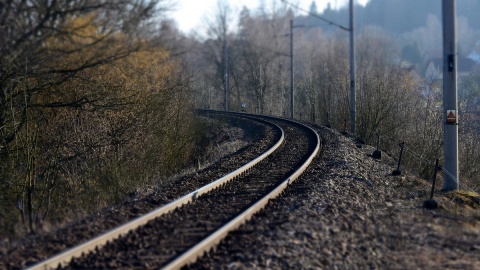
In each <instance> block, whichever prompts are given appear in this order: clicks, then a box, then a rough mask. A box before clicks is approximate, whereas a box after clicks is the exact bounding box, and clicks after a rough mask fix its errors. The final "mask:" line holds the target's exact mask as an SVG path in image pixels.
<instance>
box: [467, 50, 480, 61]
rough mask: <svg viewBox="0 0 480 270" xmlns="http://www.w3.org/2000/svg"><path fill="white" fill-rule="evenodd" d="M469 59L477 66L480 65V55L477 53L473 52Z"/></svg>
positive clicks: (468, 56)
mask: <svg viewBox="0 0 480 270" xmlns="http://www.w3.org/2000/svg"><path fill="white" fill-rule="evenodd" d="M467 58H468V59H471V60H472V61H473V62H475V63H476V64H480V53H478V52H476V51H472V52H471V53H469V54H468V55H467Z"/></svg>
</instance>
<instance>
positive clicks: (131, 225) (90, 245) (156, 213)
mask: <svg viewBox="0 0 480 270" xmlns="http://www.w3.org/2000/svg"><path fill="white" fill-rule="evenodd" d="M210 112H214V111H210ZM222 114H224V112H222ZM231 115H234V116H239V114H237V113H232V114H231ZM242 117H244V118H249V119H253V120H255V121H259V122H264V123H267V124H269V125H273V126H274V127H276V128H277V129H278V130H279V131H280V132H281V136H280V139H279V140H278V141H277V143H275V145H274V146H272V147H271V148H270V149H268V150H267V151H265V152H264V153H263V154H261V155H260V156H258V157H257V158H255V159H254V160H252V161H250V162H249V163H247V164H245V165H244V166H242V167H240V168H238V169H236V170H235V171H233V172H231V173H229V174H227V175H225V176H223V177H221V178H219V179H217V180H215V181H214V182H212V183H210V184H208V185H205V186H203V187H201V188H199V189H197V190H195V191H193V192H191V193H189V194H187V195H185V196H183V197H181V198H179V199H177V200H175V201H173V202H171V203H169V204H167V205H164V206H162V207H160V208H158V209H156V210H153V211H151V212H149V213H147V214H145V215H143V216H141V217H138V218H136V219H134V220H132V221H130V222H128V223H126V224H124V225H122V226H120V227H117V228H115V229H112V230H110V231H108V232H105V233H104V234H101V235H100V236H98V237H95V238H93V239H91V240H89V241H87V242H85V243H83V244H80V245H77V246H75V247H72V248H70V249H68V250H66V251H64V252H62V253H60V254H58V255H56V256H54V257H51V258H49V259H46V260H44V261H41V262H39V263H38V264H35V265H33V266H31V267H29V268H27V269H31V270H38V269H51V268H56V267H58V266H59V265H60V266H63V265H66V264H68V263H69V262H70V261H71V260H72V258H75V257H80V256H82V254H87V253H89V252H90V251H93V250H94V249H95V248H96V247H98V248H100V247H102V246H104V245H105V244H106V243H107V242H109V241H112V240H114V239H116V238H118V237H120V236H122V235H125V234H127V233H128V232H129V231H132V230H135V229H136V228H138V227H140V226H142V225H145V224H147V222H149V221H150V220H153V219H155V218H157V217H160V216H162V215H164V214H166V213H168V212H170V211H173V210H175V209H176V208H179V207H181V206H182V205H184V204H187V203H189V202H191V201H192V200H195V199H196V198H197V197H198V196H200V195H202V194H205V193H207V192H209V191H211V190H213V189H215V188H217V187H219V186H221V185H223V184H225V183H227V182H229V181H231V180H233V179H235V178H236V177H237V176H239V175H241V174H242V173H245V172H246V171H248V170H249V169H250V168H252V167H253V166H255V165H257V164H258V163H259V162H261V161H262V160H264V159H265V158H267V157H268V156H269V155H270V154H272V153H273V152H274V151H275V150H277V149H278V148H279V147H280V146H281V145H282V143H283V142H284V140H285V133H284V131H283V129H282V128H281V127H279V126H278V125H276V124H274V123H271V122H269V121H266V120H262V119H257V118H251V117H248V116H247V115H242Z"/></svg>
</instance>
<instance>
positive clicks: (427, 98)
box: [196, 0, 480, 190]
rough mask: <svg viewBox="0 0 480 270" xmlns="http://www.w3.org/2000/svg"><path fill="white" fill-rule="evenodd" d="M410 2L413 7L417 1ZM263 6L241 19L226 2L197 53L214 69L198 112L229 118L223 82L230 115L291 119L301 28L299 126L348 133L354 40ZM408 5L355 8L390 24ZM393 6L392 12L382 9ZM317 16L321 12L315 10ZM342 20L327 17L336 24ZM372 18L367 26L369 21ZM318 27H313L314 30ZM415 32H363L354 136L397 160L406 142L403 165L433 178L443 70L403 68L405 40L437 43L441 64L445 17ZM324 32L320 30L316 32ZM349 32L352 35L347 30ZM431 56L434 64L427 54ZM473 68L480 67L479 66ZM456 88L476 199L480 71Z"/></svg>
mask: <svg viewBox="0 0 480 270" xmlns="http://www.w3.org/2000/svg"><path fill="white" fill-rule="evenodd" d="M287 2H291V3H295V1H287ZM379 2H382V3H379ZM390 2H391V3H390ZM400 2H401V3H400ZM405 2H409V3H410V4H412V3H411V2H412V1H405ZM414 2H418V3H416V5H419V6H422V7H424V8H427V7H426V5H427V4H426V3H423V2H431V1H414ZM419 2H422V3H419ZM436 2H439V1H436ZM474 2H475V1H473V2H472V1H465V2H461V3H458V6H460V5H461V4H470V5H474V4H475V3H476V2H475V3H474ZM261 3H262V4H260V6H259V7H258V8H257V9H255V10H250V9H247V8H243V9H242V10H240V11H238V12H237V11H234V10H233V9H232V8H231V7H230V6H228V5H227V4H225V3H224V2H219V4H218V6H217V9H216V12H215V14H216V16H215V17H214V18H212V19H211V20H210V21H209V24H208V30H207V31H206V34H205V35H206V38H205V37H204V38H203V40H202V41H201V42H200V43H199V44H200V45H199V46H200V48H201V51H200V52H201V53H198V54H197V58H196V59H199V60H198V61H201V62H202V63H204V64H205V66H206V67H207V68H203V69H202V72H201V74H202V77H201V78H200V79H201V80H200V81H201V82H202V83H199V84H198V85H197V86H199V87H200V88H201V89H200V88H199V89H198V91H197V93H198V94H197V100H196V104H197V107H201V108H215V109H222V108H223V106H224V93H223V91H224V90H223V86H224V83H225V79H228V91H227V100H228V108H229V109H230V110H242V108H241V106H242V105H241V104H242V103H244V104H246V106H245V108H244V109H245V110H247V111H249V112H255V113H264V114H273V115H277V116H285V117H289V116H290V40H289V37H290V33H291V32H290V31H291V29H290V21H291V20H293V22H294V23H293V25H294V28H293V31H292V32H293V37H294V42H293V47H294V49H293V52H294V77H295V95H294V96H295V98H294V99H295V113H294V118H297V119H301V120H305V121H309V122H312V123H315V124H320V125H327V126H331V127H333V128H335V129H337V130H340V131H344V130H345V131H349V130H350V119H349V117H350V109H349V100H350V70H349V32H348V31H345V30H344V29H341V28H340V27H336V26H335V25H331V24H329V23H326V22H325V21H322V20H319V19H318V18H316V17H314V16H310V15H306V14H305V12H302V11H298V10H295V9H294V8H292V6H290V5H287V4H285V3H284V2H282V1H274V0H272V1H262V2H261ZM402 3H403V1H380V0H379V1H376V0H372V1H370V2H369V4H368V5H367V6H366V7H360V6H357V9H358V10H359V13H360V12H362V10H363V12H366V11H365V10H367V11H368V10H370V12H371V13H372V14H377V15H375V16H377V17H378V16H380V15H379V14H381V13H382V12H385V14H386V15H384V16H387V15H388V14H390V13H388V12H393V10H399V12H400V11H402V10H405V9H406V7H408V5H406V4H405V3H403V4H402ZM386 5H388V9H385V10H384V9H380V10H379V9H378V8H380V7H383V6H386ZM412 5H413V4H412ZM437 6H438V5H437ZM462 9H464V8H462ZM310 11H311V12H315V5H314V3H313V1H312V6H311V9H310ZM326 11H329V12H331V13H332V14H334V13H335V14H343V15H344V17H345V16H346V18H347V19H343V20H339V21H334V22H336V23H340V24H342V22H343V23H345V22H346V21H347V22H348V15H347V14H348V10H347V9H346V8H343V9H340V10H338V11H333V10H326ZM374 11H375V12H374ZM411 12H412V13H415V11H411ZM316 14H317V15H319V16H323V15H325V14H322V13H318V12H317V13H316ZM382 14H383V13H382ZM237 15H238V18H239V20H238V24H237V25H232V23H231V22H232V21H234V20H233V18H235V17H236V16H237ZM327 15H328V14H327ZM372 16H373V15H372ZM412 16H413V15H412ZM414 17H415V16H414ZM336 18H337V17H335V16H331V17H329V19H331V20H335V19H336ZM372 19H373V18H370V17H369V18H365V21H368V20H372ZM315 20H316V21H317V22H316V23H315V24H313V23H310V22H311V21H315ZM460 21H461V19H460ZM409 23H414V22H409ZM415 23H418V28H414V27H416V26H417V25H414V26H412V27H413V29H412V28H409V29H410V30H408V31H407V32H408V33H407V34H406V35H400V34H399V33H397V32H395V31H394V30H393V29H390V28H389V26H388V25H386V26H385V27H384V26H383V25H377V24H370V25H366V24H365V25H363V26H362V27H361V28H360V29H357V32H356V34H355V40H356V45H355V47H356V48H355V53H356V91H357V92H356V104H357V106H356V108H357V119H356V123H357V124H356V125H357V134H356V136H357V137H358V139H360V140H361V141H365V142H367V143H369V144H372V145H375V144H376V142H377V134H378V135H379V136H380V148H381V149H382V150H383V151H387V152H388V153H390V154H391V155H392V156H394V157H398V152H399V150H400V147H399V143H400V142H402V141H405V142H406V144H405V145H406V147H407V151H406V153H405V156H404V157H403V163H404V164H403V165H405V166H406V168H409V170H411V171H414V172H416V173H418V174H419V175H421V176H423V177H425V178H428V179H430V178H431V176H432V174H433V169H434V164H435V160H436V159H437V158H438V159H440V160H441V161H440V163H441V164H442V163H443V161H442V159H443V125H444V123H443V122H444V115H443V113H442V111H443V105H442V91H443V90H442V79H441V72H442V66H440V70H439V72H438V73H435V76H433V75H431V74H429V76H428V78H427V76H426V65H421V64H420V65H419V64H418V63H416V62H414V61H413V62H412V61H410V59H405V54H404V47H403V46H404V45H405V44H406V43H405V42H407V41H412V40H418V44H429V46H430V47H428V48H431V49H435V50H436V49H438V52H439V53H440V57H441V55H442V54H441V52H442V51H441V49H442V39H441V37H442V36H441V23H440V22H439V21H438V18H437V17H432V16H431V15H429V14H428V13H427V12H425V14H423V24H422V23H419V22H417V21H415ZM319 25H321V26H322V27H317V26H319ZM343 26H345V27H348V24H343ZM459 31H460V34H461V35H463V36H469V39H468V40H471V39H472V38H475V37H480V32H479V31H476V30H473V29H469V28H468V29H464V28H462V30H459ZM466 33H468V34H466ZM407 37H408V40H407ZM463 40H465V39H463ZM459 42H460V44H459V47H462V44H463V45H465V44H466V43H462V42H463V41H461V40H460V39H459ZM225 44H227V45H226V46H225ZM407 44H408V42H407ZM470 45H471V44H470V43H469V46H463V48H470V49H475V47H474V46H473V47H472V46H470ZM225 50H226V51H227V53H225ZM424 56H425V57H430V56H429V55H427V54H425V55H424ZM225 57H226V58H225ZM419 57H420V58H421V57H423V56H422V55H421V56H419ZM226 59H227V61H225V60H226ZM417 60H419V61H420V62H422V61H424V60H423V59H417ZM430 60H432V59H431V58H430ZM428 62H429V61H425V63H428ZM470 62H471V63H473V61H472V60H470ZM225 63H226V65H227V66H228V76H224V67H225ZM429 63H433V62H431V61H430V62H429ZM459 74H460V73H459ZM458 85H459V86H458V88H459V105H460V107H459V108H460V122H461V124H460V146H459V147H460V176H461V179H460V182H461V186H462V187H463V188H471V189H476V190H478V189H479V188H480V180H479V179H478V177H479V172H480V165H479V164H480V144H479V140H478V136H479V134H480V107H479V105H480V70H479V68H478V64H477V65H474V64H472V65H470V69H469V70H462V73H461V78H459V81H458Z"/></svg>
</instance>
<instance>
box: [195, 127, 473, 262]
mask: <svg viewBox="0 0 480 270" xmlns="http://www.w3.org/2000/svg"><path fill="white" fill-rule="evenodd" d="M318 131H319V133H320V134H321V137H322V139H323V141H324V146H323V150H322V153H321V155H320V156H319V157H317V158H316V160H315V161H314V164H313V165H311V166H310V168H309V169H308V170H307V171H306V173H305V174H304V175H303V176H302V177H301V179H300V180H299V181H297V182H295V183H294V184H292V185H291V186H290V187H289V188H288V189H287V191H286V192H285V193H284V194H283V196H281V197H280V198H279V199H276V200H274V201H272V202H271V203H270V204H269V205H268V206H267V207H266V209H264V210H263V211H262V212H261V213H259V214H257V215H256V216H255V217H254V218H253V219H252V220H251V221H250V222H248V223H247V224H245V225H243V226H242V227H241V228H240V229H239V230H238V231H237V232H235V233H233V234H231V235H229V236H228V237H227V238H226V239H225V240H224V241H223V242H222V243H221V245H220V246H219V247H218V248H217V249H216V251H215V252H213V251H212V252H210V253H209V254H208V255H207V256H204V257H202V258H201V259H200V260H199V261H197V263H196V264H194V265H191V266H190V267H191V268H193V269H204V268H206V269H255V268H260V269H263V268H268V269H318V268H326V269H366V268H369V269H377V268H379V269H432V268H433V269H480V215H479V212H478V210H468V207H467V208H465V207H464V206H463V205H457V206H455V207H456V208H457V213H455V212H454V211H452V209H450V208H451V204H449V201H448V200H447V199H445V196H444V195H443V194H440V193H437V194H436V196H440V197H439V198H438V200H439V202H440V204H441V210H436V211H431V210H425V209H423V208H422V205H423V201H424V200H426V199H428V195H429V192H428V191H429V189H430V186H429V184H428V183H427V182H425V181H423V180H420V179H417V178H415V177H413V176H411V175H408V174H407V175H406V176H405V175H403V176H391V175H390V174H391V172H392V171H393V170H394V169H395V166H394V164H395V163H394V161H393V160H392V159H391V158H388V157H385V153H383V154H384V155H383V156H384V158H383V160H382V161H377V160H374V159H372V158H371V157H369V156H368V155H370V154H371V153H372V152H373V150H374V149H373V148H372V147H368V146H361V147H358V146H357V145H355V144H354V143H353V142H352V141H351V140H350V139H349V138H346V137H343V136H342V135H340V134H339V133H337V132H335V131H332V130H330V129H327V128H319V129H318ZM477 206H478V204H477ZM462 207H463V208H462ZM460 208H462V209H465V210H464V211H458V209H460ZM477 209H478V208H477ZM460 212H461V213H460Z"/></svg>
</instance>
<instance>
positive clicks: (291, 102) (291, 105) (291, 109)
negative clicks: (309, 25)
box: [290, 19, 294, 118]
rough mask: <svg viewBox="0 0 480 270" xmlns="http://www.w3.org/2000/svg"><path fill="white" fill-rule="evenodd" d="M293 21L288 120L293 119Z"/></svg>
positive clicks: (291, 24) (291, 27)
mask: <svg viewBox="0 0 480 270" xmlns="http://www.w3.org/2000/svg"><path fill="white" fill-rule="evenodd" d="M293 101H294V99H293V19H291V20H290V118H293V110H294V107H293V106H294V105H293V104H294V103H293Z"/></svg>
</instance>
